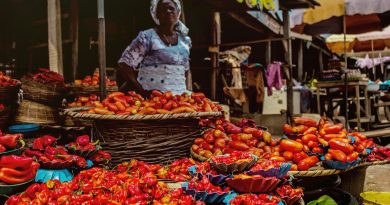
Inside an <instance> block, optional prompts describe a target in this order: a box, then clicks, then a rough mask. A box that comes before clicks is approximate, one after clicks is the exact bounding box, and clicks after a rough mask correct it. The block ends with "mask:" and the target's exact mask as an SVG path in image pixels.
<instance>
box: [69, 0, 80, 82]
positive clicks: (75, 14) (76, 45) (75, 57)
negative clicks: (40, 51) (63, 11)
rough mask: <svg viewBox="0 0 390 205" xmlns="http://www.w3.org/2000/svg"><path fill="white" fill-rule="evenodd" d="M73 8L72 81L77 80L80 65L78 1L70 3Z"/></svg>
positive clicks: (74, 0) (73, 0)
mask: <svg viewBox="0 0 390 205" xmlns="http://www.w3.org/2000/svg"><path fill="white" fill-rule="evenodd" d="M70 7H71V38H72V64H71V69H72V81H74V80H76V79H77V67H78V64H79V5H78V0H71V1H70Z"/></svg>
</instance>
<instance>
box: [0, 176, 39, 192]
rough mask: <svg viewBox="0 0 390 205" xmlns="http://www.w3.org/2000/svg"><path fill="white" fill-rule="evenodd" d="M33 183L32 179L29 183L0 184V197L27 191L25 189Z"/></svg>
mask: <svg viewBox="0 0 390 205" xmlns="http://www.w3.org/2000/svg"><path fill="white" fill-rule="evenodd" d="M33 182H34V178H33V179H31V180H30V181H27V182H23V183H20V184H0V195H7V196H10V195H13V194H16V193H19V192H22V191H24V190H26V189H27V187H28V186H29V185H30V184H32V183H33Z"/></svg>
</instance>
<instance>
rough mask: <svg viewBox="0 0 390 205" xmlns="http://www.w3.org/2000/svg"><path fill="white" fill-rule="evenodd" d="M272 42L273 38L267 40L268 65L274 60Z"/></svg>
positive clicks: (266, 60)
mask: <svg viewBox="0 0 390 205" xmlns="http://www.w3.org/2000/svg"><path fill="white" fill-rule="evenodd" d="M271 46H272V44H271V40H269V41H267V43H266V44H265V63H266V64H267V65H268V64H270V63H271V61H272V47H271Z"/></svg>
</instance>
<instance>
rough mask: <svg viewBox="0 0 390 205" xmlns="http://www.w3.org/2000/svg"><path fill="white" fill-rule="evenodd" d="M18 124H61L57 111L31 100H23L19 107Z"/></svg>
mask: <svg viewBox="0 0 390 205" xmlns="http://www.w3.org/2000/svg"><path fill="white" fill-rule="evenodd" d="M15 121H16V122H17V123H35V124H56V123H58V122H59V118H58V113H57V111H56V110H55V109H53V108H51V107H49V106H46V105H43V104H39V103H36V102H33V101H29V100H23V101H22V103H21V104H20V106H19V109H18V112H17V115H16V119H15Z"/></svg>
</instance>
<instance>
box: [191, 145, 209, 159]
mask: <svg viewBox="0 0 390 205" xmlns="http://www.w3.org/2000/svg"><path fill="white" fill-rule="evenodd" d="M190 154H191V156H192V157H193V158H194V159H196V160H198V161H200V162H205V161H207V160H209V159H208V158H206V157H203V156H200V155H199V154H196V153H195V152H194V151H193V150H192V148H190Z"/></svg>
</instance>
